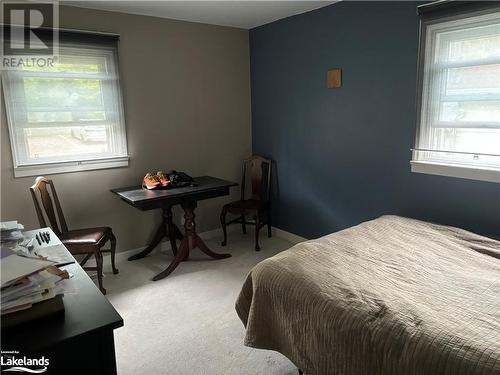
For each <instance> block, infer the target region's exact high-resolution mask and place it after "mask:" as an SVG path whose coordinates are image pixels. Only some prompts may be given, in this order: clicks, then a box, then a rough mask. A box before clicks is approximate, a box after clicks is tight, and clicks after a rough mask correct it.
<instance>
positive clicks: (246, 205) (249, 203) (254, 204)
mask: <svg viewBox="0 0 500 375" xmlns="http://www.w3.org/2000/svg"><path fill="white" fill-rule="evenodd" d="M266 207H267V205H266V204H265V203H264V202H262V201H260V200H258V199H245V200H239V201H234V202H231V203H228V204H226V205H224V208H225V209H226V210H227V211H228V212H237V213H239V212H246V211H261V210H264V209H265V208H266Z"/></svg>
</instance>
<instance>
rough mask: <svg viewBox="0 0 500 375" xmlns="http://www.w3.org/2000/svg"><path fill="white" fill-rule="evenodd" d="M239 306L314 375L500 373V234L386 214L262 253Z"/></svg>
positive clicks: (260, 332)
mask: <svg viewBox="0 0 500 375" xmlns="http://www.w3.org/2000/svg"><path fill="white" fill-rule="evenodd" d="M236 311H237V313H238V315H239V317H240V319H241V320H242V322H243V323H244V325H245V327H246V335H245V345H247V346H250V347H254V348H261V349H270V350H275V351H278V352H280V353H282V354H284V355H285V356H287V357H288V358H289V359H290V360H291V361H292V362H293V363H294V364H295V365H296V366H297V367H298V368H300V369H302V370H304V372H305V374H307V375H328V374H332V375H357V374H359V375H361V374H362V375H367V374H370V375H376V374H384V375H386V374H394V375H403V374H404V375H410V374H422V375H424V374H425V375H432V374H440V375H441V374H450V375H451V374H453V375H456V374H483V375H486V374H488V375H489V374H500V242H498V241H495V240H492V239H489V238H486V237H482V236H479V235H476V234H473V233H470V232H467V231H465V230H462V229H458V228H453V227H447V226H442V225H437V224H431V223H427V222H422V221H418V220H414V219H408V218H403V217H398V216H383V217H380V218H378V219H376V220H372V221H368V222H365V223H362V224H360V225H358V226H355V227H352V228H349V229H346V230H343V231H340V232H337V233H334V234H331V235H327V236H325V237H322V238H319V239H316V240H312V241H306V242H303V243H300V244H297V245H295V246H293V247H292V248H290V249H289V250H287V251H284V252H282V253H280V254H278V255H276V256H274V257H272V258H269V259H266V260H264V261H263V262H261V263H259V264H258V265H256V266H255V267H254V268H253V269H252V270H251V272H250V273H249V274H248V276H247V278H246V280H245V282H244V285H243V287H242V289H241V292H240V295H239V297H238V299H237V302H236Z"/></svg>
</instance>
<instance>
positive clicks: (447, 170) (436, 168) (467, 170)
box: [410, 160, 500, 183]
mask: <svg viewBox="0 0 500 375" xmlns="http://www.w3.org/2000/svg"><path fill="white" fill-rule="evenodd" d="M410 164H411V171H412V172H417V173H425V174H433V175H439V176H449V177H458V178H466V179H469V180H479V181H489V182H498V183H500V170H499V169H493V168H491V169H489V168H474V167H467V166H460V165H450V164H442V163H436V162H429V161H417V160H412V161H411V162H410Z"/></svg>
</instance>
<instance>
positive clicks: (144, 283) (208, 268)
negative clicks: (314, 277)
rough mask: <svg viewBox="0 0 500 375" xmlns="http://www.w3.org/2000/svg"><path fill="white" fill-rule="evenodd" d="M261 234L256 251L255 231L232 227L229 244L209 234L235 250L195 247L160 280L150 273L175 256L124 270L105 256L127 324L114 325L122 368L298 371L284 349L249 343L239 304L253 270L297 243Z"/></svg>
mask: <svg viewBox="0 0 500 375" xmlns="http://www.w3.org/2000/svg"><path fill="white" fill-rule="evenodd" d="M263 232H264V231H263ZM263 237H264V238H263V239H262V243H261V247H262V250H261V251H260V252H255V251H254V250H253V233H252V232H249V233H248V234H247V235H246V236H244V235H242V234H239V233H231V234H230V236H229V245H228V246H227V247H225V248H222V247H221V246H219V241H220V239H218V238H217V239H213V240H208V241H207V243H208V245H209V246H210V247H211V248H212V249H213V250H214V251H217V252H230V253H231V254H232V255H233V256H232V257H231V258H228V259H224V260H209V258H208V257H206V256H205V255H204V254H202V253H201V252H200V251H199V250H195V251H194V252H192V253H191V258H190V260H189V261H188V262H184V263H182V264H181V265H180V266H179V267H178V268H177V269H176V270H175V271H174V273H172V274H171V275H170V276H169V277H167V278H166V279H163V280H160V281H156V282H153V281H151V277H153V276H154V275H155V274H157V273H158V272H160V271H162V270H163V269H164V268H165V267H166V265H167V264H168V262H169V261H170V260H171V259H172V256H171V255H169V254H163V253H158V254H153V255H150V256H148V257H147V258H144V259H141V260H136V261H133V262H128V261H127V260H125V259H122V260H120V261H119V262H118V268H119V269H120V273H119V274H118V275H113V274H112V273H111V270H110V265H109V261H107V260H106V262H105V263H106V269H105V272H106V277H105V278H104V285H105V287H106V289H107V291H108V295H107V297H108V299H109V300H110V301H111V303H112V304H113V306H114V307H115V308H116V310H117V311H118V312H119V313H120V315H121V316H122V317H123V320H124V323H125V325H124V327H122V328H120V329H118V330H116V331H115V345H116V359H117V366H118V373H119V374H120V375H132V374H133V375H136V374H141V375H156V374H175V375H184V374H185V375H194V374H206V375H212V374H213V375H216V374H238V375H246V374H249V375H250V374H251V375H254V374H266V375H292V374H293V375H297V370H296V368H295V367H294V366H293V364H292V363H291V362H290V361H289V360H288V359H287V358H285V357H284V356H282V355H281V354H279V353H276V352H272V351H265V350H257V349H251V348H247V347H245V346H244V345H243V337H244V327H243V324H242V323H241V321H240V320H239V318H238V316H237V315H236V312H235V310H234V303H235V301H236V297H237V295H238V293H239V290H240V287H241V285H242V283H243V280H244V279H245V276H246V275H247V273H248V271H249V270H250V269H251V268H252V267H253V266H254V265H255V264H257V263H258V262H260V261H261V260H263V259H265V258H267V257H270V256H272V255H275V254H277V253H279V252H280V251H283V250H286V249H287V248H289V247H290V246H291V245H292V243H290V242H288V241H286V240H284V239H281V238H278V237H276V236H274V237H273V238H270V239H268V238H267V237H265V236H263Z"/></svg>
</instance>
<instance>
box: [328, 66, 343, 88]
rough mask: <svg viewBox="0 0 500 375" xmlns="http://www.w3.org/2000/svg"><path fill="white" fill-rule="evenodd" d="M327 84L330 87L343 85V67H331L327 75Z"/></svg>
mask: <svg viewBox="0 0 500 375" xmlns="http://www.w3.org/2000/svg"><path fill="white" fill-rule="evenodd" d="M326 86H327V87H328V88H329V89H338V88H339V87H342V69H338V68H337V69H330V70H329V71H328V73H327V75H326Z"/></svg>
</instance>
